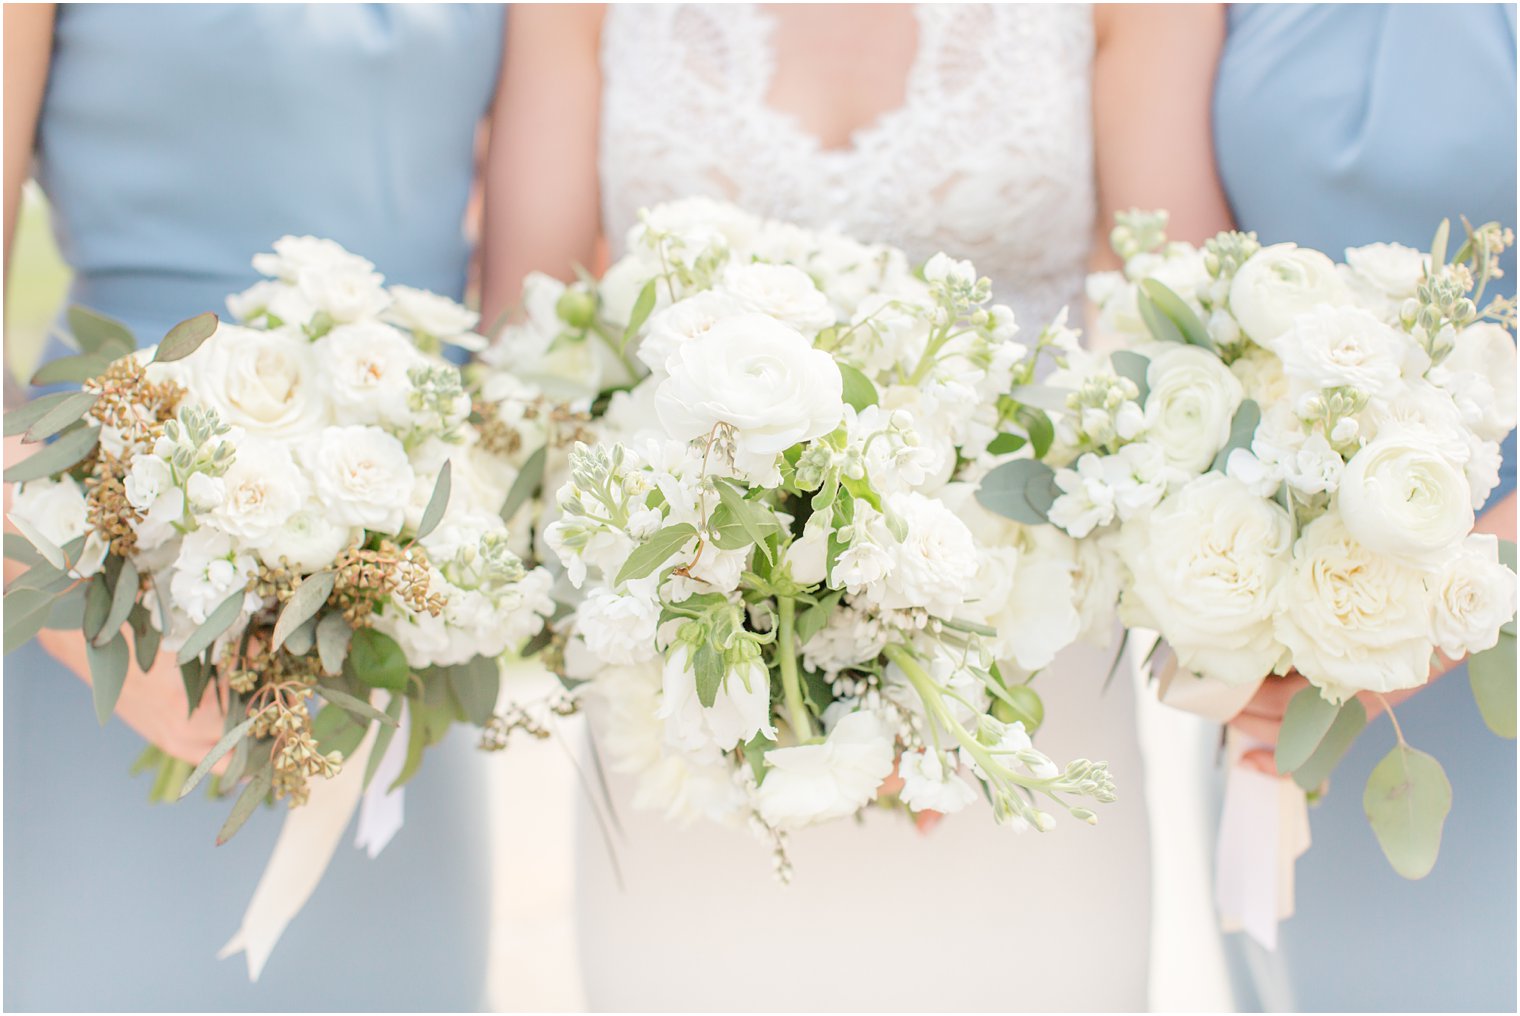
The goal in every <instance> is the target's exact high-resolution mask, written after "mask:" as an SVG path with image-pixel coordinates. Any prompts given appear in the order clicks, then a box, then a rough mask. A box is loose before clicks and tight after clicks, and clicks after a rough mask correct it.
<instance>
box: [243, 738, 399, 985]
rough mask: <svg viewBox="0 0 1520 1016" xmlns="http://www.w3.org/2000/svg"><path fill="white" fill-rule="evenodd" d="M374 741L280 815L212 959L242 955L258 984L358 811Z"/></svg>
mask: <svg viewBox="0 0 1520 1016" xmlns="http://www.w3.org/2000/svg"><path fill="white" fill-rule="evenodd" d="M374 739H375V728H374V727H373V726H372V727H371V728H370V729H369V730H368V731H366V732H365V735H364V740H363V741H361V742H360V743H359V748H358V750H357V751H355V752H354V753H353V755H352V756H351V757H350V758H349V759H348V760H346V761H345V763H344V765H343V767H342V768H341V769H339V770H338V775H336V776H334V777H333V778H332V779H327V780H313V781H312V784H311V796H310V797H309V798H308V799H307V801H306V803H305V804H304V805H302V806H301V807H299V808H294V809H292V810H291V811H290V812H289V813H288V814H287V815H286V816H285V825H284V826H283V827H281V829H280V838H279V839H278V840H276V841H275V845H274V852H273V853H272V854H270V855H269V863H268V864H267V865H266V866H265V868H264V874H263V877H261V878H260V879H259V884H258V887H257V888H256V889H254V891H253V899H251V900H249V901H248V909H247V910H246V911H245V912H244V913H243V923H242V926H241V927H239V928H238V930H237V933H236V934H234V935H233V936H232V939H231V941H229V942H228V943H227V944H226V945H224V946H223V947H222V951H221V952H219V953H217V959H226V958H227V957H229V956H233V955H236V954H237V953H239V952H246V953H247V954H248V979H249V980H250V981H257V980H258V979H259V974H260V973H262V972H263V970H264V964H265V963H266V962H268V960H269V954H270V953H271V952H273V951H274V947H275V945H276V944H277V943H278V942H279V941H280V936H281V935H283V934H284V933H285V928H286V926H288V925H289V924H290V922H291V919H292V918H294V917H295V916H296V914H298V913H300V912H301V908H302V907H304V906H305V905H306V901H307V900H308V899H310V898H311V894H312V892H313V891H314V890H315V889H316V888H317V883H318V882H320V881H321V880H322V875H323V873H324V872H326V871H327V865H328V862H329V861H331V860H332V855H333V852H334V851H335V850H337V848H338V841H339V840H340V839H342V837H343V830H344V829H346V828H348V822H349V819H351V818H353V817H354V809H355V808H357V807H358V806H359V797H360V794H361V792H362V791H363V789H364V770H365V767H366V766H368V764H369V753H370V749H371V748H372V747H373V745H374Z"/></svg>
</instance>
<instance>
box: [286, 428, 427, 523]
mask: <svg viewBox="0 0 1520 1016" xmlns="http://www.w3.org/2000/svg"><path fill="white" fill-rule="evenodd" d="M300 456H301V462H302V464H303V465H304V466H305V467H306V472H307V475H309V476H310V477H311V481H312V487H313V489H314V490H315V491H316V494H317V499H318V500H319V501H321V502H322V503H323V504H324V505H326V506H327V508H328V511H329V512H330V513H331V518H332V519H333V521H334V522H337V523H339V524H340V525H349V526H362V527H363V528H365V529H370V530H373V531H375V532H379V533H390V534H394V533H398V532H400V531H401V526H402V524H403V521H404V519H405V517H406V505H407V501H408V499H409V498H410V495H411V491H412V480H413V473H412V465H411V463H410V462H408V461H407V457H406V449H404V448H403V447H402V446H401V442H400V441H397V440H396V439H395V438H394V437H392V436H391V435H389V434H387V433H386V432H385V431H383V430H381V429H380V428H378V427H360V426H350V427H328V428H327V429H325V430H323V431H322V432H321V433H320V434H318V435H317V436H316V438H315V439H314V440H313V441H312V442H311V443H310V444H305V445H302V446H301V448H300Z"/></svg>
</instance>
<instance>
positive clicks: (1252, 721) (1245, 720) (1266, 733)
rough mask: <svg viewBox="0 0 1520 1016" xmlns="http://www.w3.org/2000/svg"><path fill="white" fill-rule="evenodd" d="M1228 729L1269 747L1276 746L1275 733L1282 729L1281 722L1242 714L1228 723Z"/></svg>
mask: <svg viewBox="0 0 1520 1016" xmlns="http://www.w3.org/2000/svg"><path fill="white" fill-rule="evenodd" d="M1230 727H1231V728H1233V729H1234V730H1237V731H1239V732H1240V733H1242V734H1244V735H1245V736H1246V737H1249V738H1252V739H1254V740H1257V741H1263V742H1265V743H1267V744H1270V745H1276V744H1277V732H1278V731H1279V730H1281V729H1282V721H1281V720H1275V719H1274V720H1269V719H1264V718H1262V717H1260V716H1247V715H1244V714H1242V715H1240V716H1237V717H1235V718H1234V719H1233V720H1231V721H1230Z"/></svg>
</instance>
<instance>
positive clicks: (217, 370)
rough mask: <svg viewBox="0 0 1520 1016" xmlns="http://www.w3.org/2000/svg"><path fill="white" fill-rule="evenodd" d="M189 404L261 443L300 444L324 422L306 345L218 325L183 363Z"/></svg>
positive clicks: (291, 337) (287, 335)
mask: <svg viewBox="0 0 1520 1016" xmlns="http://www.w3.org/2000/svg"><path fill="white" fill-rule="evenodd" d="M186 360H187V366H188V368H189V370H190V371H191V380H190V383H189V387H190V393H191V394H190V398H191V399H192V400H194V401H196V402H200V403H203V404H204V405H206V406H209V407H210V408H212V409H215V410H216V412H217V415H218V416H220V417H221V418H222V422H223V423H226V424H228V425H229V426H232V427H241V428H243V429H244V430H246V431H247V432H248V433H250V434H253V435H257V436H260V437H287V438H296V437H300V438H304V437H306V436H307V435H309V434H310V433H311V432H312V431H313V430H315V429H316V428H318V427H320V426H321V425H322V424H324V423H325V422H326V421H327V419H328V406H327V398H326V396H325V394H324V393H323V391H322V383H321V379H320V370H319V365H318V363H317V359H316V356H315V355H314V353H313V351H312V347H311V343H309V342H307V341H306V339H304V338H302V337H300V336H298V335H295V334H292V333H291V332H288V331H283V330H282V331H270V332H266V331H258V330H255V329H252V328H242V327H239V326H237V325H228V324H222V325H218V326H217V329H216V333H215V334H214V335H212V336H211V337H210V338H209V339H207V340H206V341H205V342H204V343H202V344H201V347H200V348H199V349H197V350H196V351H195V352H194V353H192V354H191V355H190V356H189V357H187V358H186Z"/></svg>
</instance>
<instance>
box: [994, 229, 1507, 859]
mask: <svg viewBox="0 0 1520 1016" xmlns="http://www.w3.org/2000/svg"><path fill="white" fill-rule="evenodd" d="M1164 227H1165V217H1164V215H1149V214H1139V213H1131V214H1130V215H1129V216H1121V217H1120V221H1119V225H1118V228H1116V229H1115V231H1114V235H1113V238H1114V246H1115V249H1116V250H1117V251H1118V252H1119V254H1120V256H1121V257H1123V258H1124V259H1125V267H1124V270H1123V272H1122V273H1110V274H1106V275H1100V276H1095V277H1094V278H1093V279H1092V280H1091V281H1090V284H1089V291H1090V295H1091V296H1092V297H1093V299H1094V302H1095V304H1096V306H1097V308H1098V313H1099V328H1100V330H1101V331H1104V332H1107V333H1109V334H1111V335H1117V336H1118V337H1120V338H1121V339H1122V340H1123V343H1124V348H1122V349H1119V350H1117V351H1115V352H1112V353H1110V354H1108V355H1099V354H1084V355H1079V356H1073V357H1071V358H1070V361H1069V363H1068V364H1067V365H1066V367H1065V368H1064V369H1063V370H1061V371H1058V372H1057V373H1056V374H1054V375H1052V377H1051V378H1049V379H1048V383H1049V384H1050V385H1051V386H1052V387H1055V388H1059V389H1064V390H1065V395H1064V398H1065V403H1066V411H1065V412H1063V413H1060V414H1059V415H1058V416H1057V417H1056V420H1055V429H1056V438H1055V451H1054V452H1053V454H1052V456H1051V463H1052V464H1053V465H1055V466H1057V468H1054V469H1052V468H1051V465H1050V464H1046V463H1027V464H1022V468H1024V470H1025V472H1024V473H1022V474H1021V475H1020V476H1019V477H1018V478H1017V479H1018V482H1019V483H1020V484H1022V485H1023V489H1024V490H1025V491H1026V493H1027V497H1026V502H1027V503H1028V504H1029V505H1030V506H1032V509H1031V510H1032V512H1033V514H1034V515H1039V516H1044V517H1045V518H1047V519H1048V520H1049V521H1050V522H1051V523H1053V524H1054V525H1055V526H1056V527H1057V528H1059V529H1061V530H1063V531H1065V532H1066V533H1068V534H1070V535H1071V536H1073V537H1076V538H1078V539H1082V540H1084V541H1085V542H1093V543H1096V544H1097V545H1099V546H1101V547H1103V548H1104V550H1103V553H1105V554H1110V553H1111V554H1114V555H1117V557H1118V558H1119V559H1120V560H1121V561H1122V563H1123V574H1124V581H1123V592H1122V599H1121V605H1120V613H1121V618H1122V619H1123V620H1124V622H1125V623H1126V625H1127V626H1130V627H1141V628H1146V629H1152V630H1155V631H1158V632H1159V633H1160V635H1161V637H1162V639H1164V640H1165V642H1166V643H1167V644H1168V645H1169V646H1170V647H1171V649H1172V651H1173V652H1174V653H1175V654H1176V658H1177V661H1178V664H1179V666H1180V669H1181V670H1182V671H1184V672H1191V673H1192V674H1194V675H1197V677H1198V678H1199V679H1202V680H1204V681H1209V682H1216V683H1219V684H1222V685H1230V686H1237V687H1239V688H1240V689H1241V690H1242V695H1243V696H1244V697H1242V698H1241V700H1240V701H1241V702H1244V701H1245V698H1246V697H1249V695H1250V694H1251V691H1252V689H1254V688H1255V687H1256V685H1257V684H1258V683H1259V682H1260V681H1261V680H1262V679H1263V677H1264V676H1265V675H1268V674H1273V673H1276V674H1283V673H1287V672H1289V671H1290V670H1293V671H1296V672H1298V673H1299V674H1301V675H1302V676H1303V677H1304V678H1306V679H1307V680H1308V681H1309V682H1310V684H1311V685H1312V687H1311V688H1308V689H1305V691H1303V692H1301V693H1300V694H1299V695H1298V696H1297V697H1296V698H1295V699H1294V700H1293V702H1292V704H1291V705H1290V707H1289V709H1288V712H1287V715H1286V718H1285V722H1284V724H1283V729H1282V734H1281V739H1280V741H1279V744H1278V748H1277V765H1278V768H1279V771H1281V772H1283V773H1288V772H1292V773H1293V774H1294V778H1295V779H1296V780H1297V782H1298V783H1299V784H1300V786H1302V787H1304V788H1305V789H1306V790H1316V789H1318V788H1319V787H1320V785H1321V784H1322V782H1323V781H1324V779H1325V778H1326V777H1327V776H1328V775H1329V773H1330V771H1331V769H1332V768H1333V767H1334V766H1335V764H1336V763H1337V762H1338V761H1339V760H1340V758H1341V756H1342V755H1343V753H1344V752H1345V750H1346V748H1347V747H1348V746H1349V745H1350V743H1351V741H1352V739H1353V738H1354V737H1355V736H1356V735H1357V734H1358V733H1359V732H1360V730H1361V728H1362V727H1363V726H1364V725H1365V723H1366V713H1365V710H1364V709H1363V707H1362V705H1361V704H1360V703H1359V702H1358V701H1357V700H1356V698H1355V697H1354V696H1355V695H1356V694H1357V693H1372V694H1375V695H1383V694H1387V693H1389V692H1395V691H1399V690H1402V689H1410V688H1416V687H1418V686H1420V685H1422V684H1424V683H1425V682H1426V681H1427V680H1429V678H1430V674H1431V670H1432V659H1433V654H1435V653H1436V652H1438V651H1439V652H1440V653H1443V654H1445V655H1446V656H1448V657H1450V658H1453V659H1457V658H1461V657H1462V656H1464V655H1466V654H1478V655H1475V656H1474V657H1473V659H1472V663H1471V667H1470V673H1471V677H1472V687H1473V692H1474V694H1475V696H1476V698H1477V702H1478V705H1479V706H1480V708H1481V710H1482V712H1483V715H1484V717H1485V719H1486V721H1487V722H1488V724H1489V726H1490V727H1491V728H1492V729H1493V730H1494V731H1495V732H1496V733H1499V734H1501V735H1503V736H1507V737H1514V736H1515V634H1514V633H1515V628H1514V621H1513V617H1514V613H1515V576H1514V574H1513V570H1512V569H1513V568H1514V546H1513V544H1505V545H1501V544H1500V542H1499V541H1498V540H1497V539H1495V538H1494V537H1492V536H1485V535H1481V534H1475V533H1474V532H1473V526H1474V511H1475V509H1476V508H1478V507H1479V506H1481V505H1482V504H1483V503H1484V501H1485V500H1486V499H1487V497H1488V494H1489V492H1490V491H1491V490H1492V489H1493V488H1494V487H1495V485H1496V484H1497V483H1498V478H1499V467H1500V453H1499V442H1500V441H1501V440H1502V439H1503V438H1504V437H1505V435H1506V434H1508V433H1509V432H1510V431H1511V430H1512V429H1513V428H1514V426H1515V387H1514V379H1515V362H1516V361H1515V346H1514V340H1513V338H1512V336H1511V334H1510V331H1509V330H1507V329H1508V328H1512V327H1513V324H1514V308H1513V305H1512V304H1511V303H1508V302H1507V301H1502V300H1496V301H1494V302H1493V303H1492V304H1490V305H1489V306H1488V307H1487V308H1483V309H1480V301H1481V300H1482V294H1483V289H1484V287H1485V284H1486V283H1487V281H1488V280H1489V279H1490V278H1491V277H1492V276H1493V274H1494V272H1495V267H1496V266H1495V262H1496V258H1497V255H1498V253H1499V252H1500V251H1501V250H1502V249H1503V248H1504V246H1505V245H1507V244H1508V243H1510V242H1511V240H1512V238H1511V237H1510V235H1509V234H1508V232H1507V231H1502V230H1500V229H1499V227H1498V226H1496V225H1489V226H1485V227H1483V228H1481V229H1478V230H1476V231H1471V230H1470V231H1469V235H1468V238H1467V240H1466V242H1465V243H1464V244H1463V245H1462V246H1461V249H1460V250H1459V251H1458V252H1457V253H1456V255H1455V257H1454V258H1453V259H1452V260H1451V261H1450V262H1448V260H1447V258H1446V252H1445V248H1446V245H1447V240H1446V236H1447V230H1446V227H1445V226H1443V227H1442V230H1441V232H1440V234H1439V235H1438V237H1437V240H1436V243H1435V249H1434V250H1433V252H1432V253H1431V254H1430V255H1428V256H1426V255H1422V254H1421V253H1420V252H1419V251H1416V250H1413V249H1410V248H1406V247H1401V246H1398V245H1394V244H1373V245H1371V246H1367V247H1361V248H1355V249H1352V250H1348V251H1347V252H1346V262H1345V263H1344V264H1336V263H1334V262H1332V261H1331V259H1330V258H1328V257H1327V256H1325V255H1324V254H1322V253H1320V252H1319V251H1315V250H1310V249H1307V248H1303V247H1298V246H1295V245H1293V244H1277V245H1274V246H1267V247H1262V246H1261V245H1260V244H1258V243H1257V242H1256V240H1255V237H1254V236H1251V235H1242V234H1240V233H1224V234H1220V235H1219V236H1217V237H1215V238H1214V239H1212V240H1210V241H1208V243H1206V244H1205V245H1204V247H1203V248H1202V249H1201V250H1200V249H1196V248H1193V247H1191V246H1189V245H1186V244H1179V243H1167V242H1166V241H1165V237H1164V232H1163V231H1164ZM997 479H998V477H996V476H994V477H989V478H988V482H994V481H996V480H997ZM1506 565H1508V566H1507V567H1506ZM1183 679H1184V680H1186V679H1187V678H1183ZM1395 733H1396V734H1397V739H1398V743H1397V745H1396V747H1395V748H1394V749H1393V750H1392V751H1391V752H1390V753H1389V755H1388V756H1387V757H1386V758H1385V759H1384V760H1383V761H1382V762H1381V763H1380V764H1379V765H1378V766H1377V768H1376V769H1375V770H1374V771H1373V772H1372V774H1371V778H1370V779H1369V781H1368V783H1367V787H1366V793H1365V799H1364V803H1365V806H1366V810H1367V814H1368V817H1369V818H1370V820H1371V823H1372V827H1373V829H1374V831H1375V832H1376V833H1377V836H1378V838H1379V841H1380V842H1381V844H1382V847H1383V849H1384V852H1385V853H1386V854H1387V856H1388V858H1389V860H1390V862H1391V863H1392V864H1393V866H1394V868H1396V869H1397V870H1398V871H1399V873H1400V874H1402V875H1405V876H1406V877H1410V878H1419V877H1422V876H1423V875H1424V874H1425V873H1426V872H1428V871H1429V870H1430V867H1431V865H1433V864H1434V862H1435V856H1436V852H1437V849H1438V847H1439V843H1440V833H1441V825H1442V822H1443V821H1444V819H1445V816H1446V813H1447V811H1448V809H1449V807H1450V800H1451V788H1450V785H1449V783H1448V782H1447V779H1446V776H1445V773H1444V772H1443V771H1442V769H1441V767H1440V765H1439V763H1437V762H1436V760H1435V759H1433V758H1431V757H1430V756H1428V755H1426V754H1424V753H1422V752H1419V751H1416V750H1415V749H1413V748H1411V747H1410V746H1409V745H1408V744H1407V743H1406V741H1405V739H1404V736H1403V732H1402V731H1401V730H1399V729H1398V728H1397V723H1396V721H1395Z"/></svg>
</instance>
